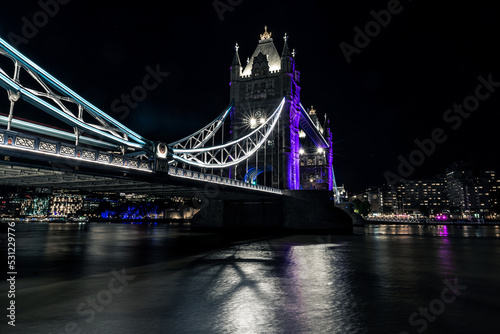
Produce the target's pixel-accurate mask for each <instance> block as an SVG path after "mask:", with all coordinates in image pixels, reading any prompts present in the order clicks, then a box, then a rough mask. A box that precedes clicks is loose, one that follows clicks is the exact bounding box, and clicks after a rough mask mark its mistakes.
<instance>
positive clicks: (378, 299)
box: [16, 224, 500, 334]
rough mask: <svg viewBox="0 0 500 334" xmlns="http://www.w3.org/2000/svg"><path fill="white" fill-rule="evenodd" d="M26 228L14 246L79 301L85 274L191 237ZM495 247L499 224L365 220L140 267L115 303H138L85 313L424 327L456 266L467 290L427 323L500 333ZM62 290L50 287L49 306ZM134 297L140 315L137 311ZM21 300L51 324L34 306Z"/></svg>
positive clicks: (255, 329)
mask: <svg viewBox="0 0 500 334" xmlns="http://www.w3.org/2000/svg"><path fill="white" fill-rule="evenodd" d="M23 228H24V227H21V228H20V231H21V232H20V235H19V236H18V239H19V242H20V243H19V250H18V254H19V258H20V259H21V263H22V266H24V268H27V267H29V268H30V269H31V267H30V266H33V268H35V269H33V270H36V271H39V273H38V275H40V277H41V278H44V279H47V278H52V279H57V280H60V281H65V280H67V281H68V282H69V283H68V284H75V286H85V289H83V290H82V289H81V288H80V289H75V291H79V293H80V295H77V296H75V297H74V299H75V300H76V301H77V302H75V303H76V304H75V303H70V305H72V307H73V308H74V307H75V305H78V302H80V301H81V300H84V298H86V296H87V295H88V294H89V292H88V291H89V290H90V291H94V293H95V291H99V289H101V288H102V287H101V286H95V287H93V286H92V284H93V283H92V281H89V280H87V281H85V282H83V281H84V280H85V277H87V276H88V275H92V274H95V273H100V274H102V273H107V272H109V271H110V270H111V269H113V268H122V267H126V268H141V267H140V266H143V265H146V264H156V263H158V264H160V263H164V262H165V261H168V260H170V259H172V258H175V256H178V255H179V254H177V252H178V250H179V247H178V245H183V244H184V243H185V242H189V241H190V240H191V239H186V237H192V235H190V234H189V233H187V234H186V233H184V232H181V231H179V230H177V229H172V228H169V227H166V226H135V225H121V224H111V225H108V224H91V225H90V226H87V227H84V228H80V227H78V228H77V227H74V226H73V227H71V226H56V225H54V226H33V228H31V229H27V228H26V229H25V230H24V232H23ZM195 240H196V242H195V243H188V244H189V247H192V246H193V245H196V243H197V242H198V241H199V239H195ZM181 249H182V248H181ZM498 258H500V230H499V227H498V226H460V227H458V226H445V225H440V226H410V225H369V226H366V227H356V228H355V234H354V235H349V236H287V237H282V238H275V239H269V240H267V241H260V242H254V243H246V244H239V245H235V246H231V247H225V248H222V249H218V250H210V251H206V252H204V253H201V254H200V255H199V256H198V257H197V258H196V260H193V261H192V262H191V263H190V264H189V265H187V266H183V267H181V268H179V269H176V270H175V271H161V270H158V271H150V270H149V269H148V271H147V272H142V274H141V271H140V269H137V270H139V271H138V272H137V274H136V275H137V280H136V281H134V282H133V283H132V284H131V285H130V286H129V287H128V288H127V292H126V293H124V294H123V295H120V296H119V298H120V303H117V304H116V305H121V303H126V302H127V301H129V303H130V304H128V306H126V307H118V306H116V309H113V308H112V307H109V308H108V309H107V311H106V312H108V313H103V314H101V315H99V317H96V320H95V321H93V322H92V323H91V324H89V325H86V324H83V325H85V326H87V327H84V329H88V330H89V331H91V330H94V331H96V332H97V333H100V332H101V330H102V329H103V328H106V330H105V332H106V333H122V332H128V333H142V332H151V333H204V334H207V333H208V334H210V333H214V334H215V333H217V334H218V333H228V334H229V333H231V334H233V333H243V334H246V333H287V334H288V333H292V334H294V333H400V332H401V331H407V332H408V333H417V332H418V331H417V330H419V329H421V328H420V327H419V326H415V325H412V324H410V323H409V317H410V315H411V314H412V313H414V312H416V311H418V310H419V308H421V307H428V306H429V303H430V302H431V301H433V300H435V299H439V298H440V296H441V291H442V289H443V287H444V286H445V285H444V283H443V280H445V279H453V278H455V277H457V278H458V279H459V281H460V283H461V284H464V285H466V286H467V290H466V291H465V292H464V293H463V294H462V295H461V296H458V297H457V298H456V300H455V301H454V302H453V303H451V304H447V305H446V310H445V311H444V312H443V313H442V314H440V315H439V316H437V317H436V319H435V320H434V321H433V322H429V323H428V324H427V328H426V329H425V333H445V332H448V333H473V332H481V333H496V332H497V331H496V328H495V326H492V325H491V324H492V323H494V319H496V317H497V314H498V312H499V311H500V306H499V305H500V303H499V301H500V288H499V286H498V282H500V266H499V262H498ZM27 264H28V265H27ZM155 273H156V274H155ZM27 275H29V273H27ZM71 282H75V283H71ZM20 284H21V285H20V286H23V281H22V279H21V280H20ZM47 289H48V291H46V293H47V294H48V295H51V294H52V295H54V296H56V295H58V294H60V291H51V290H50V289H51V288H50V286H48V287H47ZM65 291H71V290H70V289H68V290H65ZM66 293H67V292H66ZM75 293H76V292H75ZM162 296H168V298H162ZM23 298H27V299H26V300H23ZM30 298H35V297H32V296H27V297H22V294H21V295H20V297H19V301H20V302H22V303H23V305H29V304H30V302H31V299H30ZM144 298H146V300H145V299H144ZM59 300H61V298H51V299H50V300H49V301H47V303H48V307H52V306H55V305H51V304H50V303H51V302H52V303H56V302H57V301H59ZM136 301H141V302H140V303H136ZM124 305H127V304H124ZM113 306H114V304H113ZM130 307H132V308H133V309H134V310H136V311H137V312H141V314H142V316H141V317H139V316H137V317H134V316H132V318H133V320H134V321H131V314H130V310H129V308H130ZM136 308H138V309H136ZM146 310H147V311H146ZM25 312H26V319H28V318H29V319H32V320H31V321H33V323H36V326H38V327H37V328H45V327H44V326H45V325H47V322H46V321H45V320H44V318H37V317H36V314H30V306H26V309H25ZM69 313H70V314H73V316H74V317H75V319H74V321H77V322H78V323H79V324H81V323H82V319H81V318H78V317H77V315H75V314H74V310H73V311H71V312H69ZM105 320H107V321H105ZM111 320H112V321H111ZM52 323H53V321H52ZM63 325H64V324H63ZM47 326H48V325H47ZM60 327H61V326H59V327H58V328H60ZM47 328H49V327H47ZM16 329H17V328H16ZM19 330H20V331H19V332H20V333H21V332H22V324H21V325H20V329H19ZM26 332H29V331H26Z"/></svg>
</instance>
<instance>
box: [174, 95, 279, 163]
mask: <svg viewBox="0 0 500 334" xmlns="http://www.w3.org/2000/svg"><path fill="white" fill-rule="evenodd" d="M284 104H285V98H283V100H282V101H281V103H280V104H279V106H278V107H277V108H276V110H275V111H274V112H273V113H272V115H271V116H270V117H269V118H268V119H267V120H266V122H264V123H263V124H261V125H260V126H259V127H258V128H256V129H255V130H254V131H252V132H250V133H249V134H247V135H246V136H243V137H241V138H239V139H237V140H234V141H230V142H228V143H225V144H222V145H217V146H213V147H206V148H203V147H198V148H190V149H177V148H173V149H172V153H171V158H172V159H174V160H176V161H179V162H182V163H185V164H187V165H191V166H196V167H201V168H214V169H220V168H226V167H229V166H234V165H236V164H239V163H241V162H243V161H245V160H246V159H248V158H250V157H251V156H252V155H253V154H254V153H255V152H256V151H257V150H258V149H259V148H260V147H261V146H262V145H263V144H264V143H265V141H266V140H267V138H268V137H269V135H270V134H271V132H272V131H273V130H274V128H275V126H276V124H277V123H278V120H279V117H280V115H281V111H282V110H283V106H284ZM211 135H212V136H213V135H215V134H214V133H212V134H211Z"/></svg>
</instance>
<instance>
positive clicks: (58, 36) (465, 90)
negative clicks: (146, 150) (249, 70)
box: [0, 0, 500, 192]
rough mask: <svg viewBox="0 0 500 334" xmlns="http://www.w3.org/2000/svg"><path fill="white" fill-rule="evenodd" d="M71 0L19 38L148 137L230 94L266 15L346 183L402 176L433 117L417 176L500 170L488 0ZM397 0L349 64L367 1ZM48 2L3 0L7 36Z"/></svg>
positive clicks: (30, 52) (212, 113)
mask: <svg viewBox="0 0 500 334" xmlns="http://www.w3.org/2000/svg"><path fill="white" fill-rule="evenodd" d="M42 2H43V0H42ZM49 2H51V1H49ZM52 2H53V0H52ZM61 2H64V3H65V4H59V5H58V7H59V8H58V9H57V10H55V9H54V7H50V8H52V10H53V12H54V13H55V14H54V15H53V17H51V18H50V19H48V21H47V23H46V24H41V26H40V27H39V28H37V29H38V31H37V33H35V34H33V36H29V38H26V40H25V41H24V42H25V43H21V44H19V46H18V49H19V50H20V51H21V52H23V53H24V54H25V55H26V56H28V57H29V58H31V59H32V60H34V61H35V62H37V63H38V64H39V65H40V66H42V67H43V68H44V69H45V70H47V71H48V72H49V73H51V74H52V75H54V76H55V77H56V78H58V79H59V80H60V81H62V82H63V83H65V84H66V85H67V86H69V87H70V88H72V89H73V90H75V91H76V92H78V93H79V94H80V95H81V96H83V97H84V98H86V99H88V100H89V101H90V102H91V103H93V104H94V105H96V106H98V107H100V108H101V109H102V110H104V111H107V112H108V113H109V114H110V115H112V116H114V117H116V118H117V119H119V120H120V121H121V122H123V123H124V124H125V125H126V126H128V127H130V128H131V129H132V130H134V131H136V132H138V133H140V134H141V135H143V136H144V137H146V138H148V139H152V140H162V141H165V142H171V141H174V140H176V139H180V138H182V137H184V136H186V135H188V134H190V133H192V132H194V131H196V130H198V129H199V128H201V127H203V125H205V124H207V123H209V122H210V121H211V120H212V119H213V118H215V117H216V116H217V115H218V114H219V113H220V112H221V111H222V110H223V109H224V108H225V107H226V106H227V105H228V104H229V86H228V83H229V67H230V65H231V61H232V58H233V54H234V45H235V43H236V42H238V43H239V45H240V49H239V53H240V57H241V61H242V63H243V64H246V58H247V57H249V56H251V54H252V53H253V51H254V49H255V47H256V45H257V42H258V40H259V34H261V33H263V30H264V26H265V25H267V26H268V30H269V31H270V32H272V34H273V35H272V36H273V39H274V43H275V45H276V47H277V49H278V51H279V52H280V53H281V50H282V48H283V38H282V37H283V35H284V33H285V32H286V33H287V34H288V35H289V36H290V38H289V45H290V48H295V49H296V51H297V55H296V69H297V70H299V71H300V72H301V87H302V90H301V99H302V104H303V105H304V106H305V107H306V108H307V107H310V106H311V105H314V107H315V109H316V110H317V111H318V113H319V114H320V119H323V117H322V114H324V113H327V114H328V117H329V119H330V120H331V128H332V131H333V138H334V150H335V151H334V152H335V153H334V168H335V173H336V176H337V182H338V183H339V184H345V186H346V188H347V189H348V190H349V191H351V192H356V191H361V190H363V189H364V188H366V187H369V186H380V185H382V184H383V183H385V181H386V180H385V177H384V173H385V172H386V171H390V172H392V173H394V174H396V175H397V174H398V165H399V163H400V162H399V160H398V156H400V155H401V156H402V157H404V158H405V159H409V157H410V156H411V154H412V152H413V151H415V150H416V149H417V148H418V147H417V145H416V144H415V140H424V139H426V138H430V137H431V133H432V132H433V131H434V130H435V129H437V128H440V129H442V132H441V135H440V136H439V138H440V141H441V142H440V143H436V144H435V149H434V150H431V153H430V154H429V155H428V156H425V157H424V158H423V162H422V163H421V164H420V165H419V166H417V167H415V171H413V172H412V173H411V175H409V176H408V178H410V179H411V178H425V177H432V176H434V175H435V174H438V173H443V172H444V169H445V168H446V167H447V166H449V165H450V164H451V163H452V162H453V161H456V160H465V161H472V162H476V163H478V164H479V165H480V166H481V167H482V168H494V169H497V170H500V168H499V158H498V149H497V145H498V139H497V138H498V135H497V132H498V128H499V127H498V116H497V113H498V110H499V105H500V47H499V38H498V33H499V32H500V20H499V19H498V13H499V11H498V10H497V9H496V8H495V7H492V6H493V5H492V3H493V2H491V1H488V2H487V1H484V2H483V1H474V2H458V1H454V2H449V3H447V4H439V5H438V4H436V2H435V1H409V0H403V1H401V2H400V3H399V5H398V4H397V3H396V2H395V1H387V0H384V1H338V2H331V1H329V2H320V1H307V2H306V1H272V2H271V1H257V0H253V1H250V0H242V1H240V0H238V1H237V0H232V1H227V0H221V1H218V2H216V4H218V6H219V8H220V9H219V13H218V12H217V11H216V9H215V7H214V2H213V1H203V2H195V1H176V2H153V1H146V0H143V1H136V2H131V3H129V2H125V1H120V2H115V3H114V4H111V2H110V1H106V2H104V1H94V0H86V1H83V0H71V1H62V0H61ZM231 4H232V5H231ZM332 4H333V6H332V7H330V5H332ZM224 6H227V7H225V8H226V10H224ZM388 6H389V8H390V9H391V10H392V11H393V12H394V13H393V14H391V19H390V22H388V24H384V25H385V27H380V29H379V31H377V30H371V34H372V37H370V41H369V43H367V41H366V40H365V41H364V42H365V44H367V45H366V46H365V45H362V44H360V43H361V39H358V41H357V42H358V46H360V47H359V48H358V49H357V50H356V51H355V52H354V53H352V54H351V55H350V60H351V61H350V63H348V61H347V60H346V57H345V55H344V54H343V52H342V49H341V48H340V46H339V45H340V44H341V43H342V42H345V43H348V44H350V45H352V46H353V47H355V46H356V45H355V41H354V39H355V35H356V31H355V30H354V29H355V27H359V28H360V29H361V30H362V31H364V30H365V25H366V24H367V23H369V22H370V21H374V20H375V19H374V17H373V15H372V14H371V12H372V11H374V13H380V11H381V10H387V8H388ZM41 10H42V7H41V5H40V4H39V3H37V2H36V1H15V2H14V1H10V2H9V4H8V5H6V4H2V7H1V8H0V35H1V36H2V38H4V39H6V40H7V41H12V39H9V36H10V37H12V36H14V35H13V34H16V35H17V36H21V37H22V36H23V33H22V31H23V25H25V24H26V23H25V22H33V16H34V15H35V16H36V13H37V12H39V11H41ZM219 14H220V15H219ZM380 15H381V18H382V19H383V18H384V16H383V15H382V14H380ZM23 17H24V19H23ZM38 17H42V16H40V15H38ZM385 19H387V17H385ZM369 27H371V28H372V29H375V28H376V27H377V26H375V25H373V24H372V25H369ZM23 38H24V37H23ZM361 46H362V47H361ZM148 66H149V67H150V68H151V69H156V68H158V69H159V70H161V71H162V72H168V73H169V75H168V76H165V77H164V78H163V81H162V82H161V83H159V85H158V87H157V88H155V89H153V90H151V91H149V92H148V95H147V97H146V99H145V100H144V101H142V102H140V103H138V105H137V106H136V107H135V108H133V109H130V111H129V113H128V115H125V113H118V112H115V111H113V108H112V107H111V106H112V105H113V102H114V101H116V100H117V99H119V98H120V96H121V95H122V94H130V92H131V90H132V89H133V88H134V87H136V86H137V85H141V84H142V82H143V78H144V77H145V76H146V75H147V73H148V71H147V70H146V67H148ZM479 76H482V77H483V78H484V79H485V80H488V77H490V81H493V83H492V84H491V85H490V89H491V90H492V91H493V90H497V91H495V92H492V91H489V90H488V89H487V88H485V87H483V88H482V89H479V93H480V94H481V96H482V97H483V99H482V100H480V101H479V100H478V99H476V101H479V105H478V106H477V105H476V106H472V107H470V108H472V109H475V110H473V111H471V112H470V116H468V117H467V118H465V117H462V116H457V115H458V114H457V113H455V112H449V113H447V109H449V108H453V105H454V104H462V103H463V102H464V100H467V101H468V102H469V103H471V104H473V103H474V99H475V97H474V96H475V94H476V88H477V87H478V85H479V84H480V83H481V82H480V81H479V80H478V77H479ZM496 82H498V84H497V88H495V84H496ZM487 93H489V94H487ZM486 95H488V96H487V97H485V96H486ZM3 101H4V100H3V99H2V102H3ZM7 108H8V105H7V104H6V103H3V105H2V106H0V109H1V112H4V113H5V110H6V109H7ZM115 110H116V108H115ZM464 115H465V113H464ZM467 115H468V114H467ZM19 116H21V117H22V115H19ZM444 117H445V118H446V117H447V119H448V120H447V121H446V120H445V119H444ZM459 122H460V123H459ZM443 138H445V139H443ZM428 147H429V146H428ZM415 154H416V153H415ZM415 154H413V157H417V155H415Z"/></svg>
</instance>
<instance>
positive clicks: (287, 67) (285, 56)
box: [281, 33, 292, 73]
mask: <svg viewBox="0 0 500 334" xmlns="http://www.w3.org/2000/svg"><path fill="white" fill-rule="evenodd" d="M283 40H284V41H285V44H284V45H283V52H282V53H281V70H282V71H284V72H287V73H290V72H291V71H292V55H291V54H290V49H289V48H288V34H287V33H285V36H283Z"/></svg>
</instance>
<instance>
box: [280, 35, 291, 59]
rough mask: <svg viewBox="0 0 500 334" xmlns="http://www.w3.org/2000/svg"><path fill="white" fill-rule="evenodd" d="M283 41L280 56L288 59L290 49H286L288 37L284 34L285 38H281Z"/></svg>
mask: <svg viewBox="0 0 500 334" xmlns="http://www.w3.org/2000/svg"><path fill="white" fill-rule="evenodd" d="M283 40H284V41H285V45H283V53H282V54H281V56H282V57H285V56H286V57H290V49H288V35H287V33H285V36H283Z"/></svg>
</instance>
